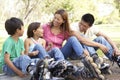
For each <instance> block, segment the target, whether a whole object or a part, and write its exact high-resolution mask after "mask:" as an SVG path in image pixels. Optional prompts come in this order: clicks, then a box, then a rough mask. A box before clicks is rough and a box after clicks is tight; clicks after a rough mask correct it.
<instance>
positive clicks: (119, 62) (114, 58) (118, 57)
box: [112, 56, 120, 68]
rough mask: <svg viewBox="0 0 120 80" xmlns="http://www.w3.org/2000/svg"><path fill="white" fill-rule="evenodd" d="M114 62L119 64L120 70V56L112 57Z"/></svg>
mask: <svg viewBox="0 0 120 80" xmlns="http://www.w3.org/2000/svg"><path fill="white" fill-rule="evenodd" d="M112 59H113V61H115V62H116V63H117V65H118V66H119V68H120V56H112Z"/></svg>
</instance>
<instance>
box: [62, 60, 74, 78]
mask: <svg viewBox="0 0 120 80" xmlns="http://www.w3.org/2000/svg"><path fill="white" fill-rule="evenodd" d="M64 65H66V69H65V70H64V71H63V73H62V74H61V77H64V78H67V77H68V76H71V75H72V74H73V72H74V71H75V69H74V66H73V64H72V63H70V62H68V61H64Z"/></svg>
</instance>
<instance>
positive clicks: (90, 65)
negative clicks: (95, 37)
mask: <svg viewBox="0 0 120 80" xmlns="http://www.w3.org/2000/svg"><path fill="white" fill-rule="evenodd" d="M81 61H82V63H83V64H84V66H85V67H86V68H87V69H88V70H89V72H90V74H92V75H91V76H92V78H97V79H98V80H104V79H105V77H104V76H103V75H102V74H101V71H100V70H99V68H98V66H97V65H96V64H95V63H94V62H93V59H92V58H91V57H88V56H81Z"/></svg>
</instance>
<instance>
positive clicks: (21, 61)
mask: <svg viewBox="0 0 120 80" xmlns="http://www.w3.org/2000/svg"><path fill="white" fill-rule="evenodd" d="M30 63H31V59H30V58H29V57H28V56H27V55H22V56H20V57H18V58H15V59H14V60H13V64H14V65H15V66H16V67H17V68H18V69H19V70H21V71H22V72H23V73H24V74H26V73H27V72H26V69H27V66H28V65H29V64H30ZM3 72H5V73H6V74H8V75H16V73H15V72H14V71H13V70H12V69H10V68H9V67H8V66H7V65H4V67H3Z"/></svg>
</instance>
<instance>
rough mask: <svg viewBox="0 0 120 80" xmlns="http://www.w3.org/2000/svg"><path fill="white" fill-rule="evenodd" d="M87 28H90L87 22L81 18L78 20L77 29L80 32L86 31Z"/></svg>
mask: <svg viewBox="0 0 120 80" xmlns="http://www.w3.org/2000/svg"><path fill="white" fill-rule="evenodd" d="M88 28H90V26H89V23H87V22H85V21H83V20H81V21H80V22H79V31H80V32H86V31H87V29H88Z"/></svg>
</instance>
